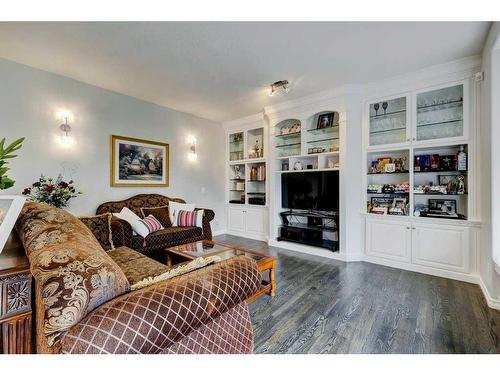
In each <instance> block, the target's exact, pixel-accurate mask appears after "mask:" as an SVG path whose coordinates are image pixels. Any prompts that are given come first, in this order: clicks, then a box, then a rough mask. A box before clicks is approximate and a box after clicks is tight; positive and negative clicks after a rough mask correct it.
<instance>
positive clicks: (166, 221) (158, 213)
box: [141, 206, 172, 228]
mask: <svg viewBox="0 0 500 375" xmlns="http://www.w3.org/2000/svg"><path fill="white" fill-rule="evenodd" d="M141 212H142V217H147V216H149V215H153V216H154V217H155V218H156V219H158V221H159V222H160V223H161V225H163V227H164V228H168V227H171V226H172V222H171V221H170V216H169V214H168V206H162V207H143V208H141Z"/></svg>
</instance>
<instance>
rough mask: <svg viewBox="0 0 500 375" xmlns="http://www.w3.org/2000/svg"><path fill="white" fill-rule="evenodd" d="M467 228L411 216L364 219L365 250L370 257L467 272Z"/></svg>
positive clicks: (468, 247)
mask: <svg viewBox="0 0 500 375" xmlns="http://www.w3.org/2000/svg"><path fill="white" fill-rule="evenodd" d="M469 233H470V228H469V227H467V226H458V225H449V224H435V223H432V224H430V223H429V224H427V223H414V222H411V221H410V220H391V219H384V218H378V217H377V218H367V219H366V238H365V240H366V254H367V255H368V256H370V257H375V258H379V259H386V260H390V261H396V262H400V263H404V264H415V265H419V266H424V267H429V268H431V269H439V270H446V271H453V272H458V273H462V274H468V273H469V272H470V271H471V269H470V268H471V267H470V254H471V252H472V253H473V249H472V246H471V242H470V236H469Z"/></svg>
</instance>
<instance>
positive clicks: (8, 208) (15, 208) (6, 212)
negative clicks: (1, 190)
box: [0, 195, 26, 253]
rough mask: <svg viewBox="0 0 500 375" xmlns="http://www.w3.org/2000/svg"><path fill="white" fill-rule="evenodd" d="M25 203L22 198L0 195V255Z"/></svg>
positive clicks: (24, 198) (24, 199)
mask: <svg viewBox="0 0 500 375" xmlns="http://www.w3.org/2000/svg"><path fill="white" fill-rule="evenodd" d="M25 201H26V197H24V196H19V195H0V253H1V252H2V250H3V247H4V246H5V243H6V242H7V240H8V239H9V236H10V233H11V232H12V229H13V228H14V225H15V224H16V221H17V218H18V216H19V214H20V213H21V210H22V208H23V205H24V202H25Z"/></svg>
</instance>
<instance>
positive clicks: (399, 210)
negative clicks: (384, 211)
mask: <svg viewBox="0 0 500 375" xmlns="http://www.w3.org/2000/svg"><path fill="white" fill-rule="evenodd" d="M407 204H408V203H407V200H406V198H393V200H392V206H391V208H390V210H389V213H390V214H391V215H401V216H404V215H406V205H407Z"/></svg>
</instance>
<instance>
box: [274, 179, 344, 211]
mask: <svg viewBox="0 0 500 375" xmlns="http://www.w3.org/2000/svg"><path fill="white" fill-rule="evenodd" d="M281 204H282V206H283V208H290V209H297V210H317V211H338V210H339V171H325V172H296V173H283V174H282V175H281Z"/></svg>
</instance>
